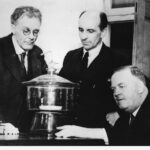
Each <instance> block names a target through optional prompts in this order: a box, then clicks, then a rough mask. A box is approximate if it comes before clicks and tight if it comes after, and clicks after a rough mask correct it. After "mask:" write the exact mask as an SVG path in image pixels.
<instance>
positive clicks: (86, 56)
mask: <svg viewBox="0 0 150 150" xmlns="http://www.w3.org/2000/svg"><path fill="white" fill-rule="evenodd" d="M88 57H89V52H86V53H85V54H84V57H83V59H82V62H81V65H82V70H83V71H85V70H86V69H87V67H88Z"/></svg>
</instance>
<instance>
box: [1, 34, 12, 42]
mask: <svg viewBox="0 0 150 150" xmlns="http://www.w3.org/2000/svg"><path fill="white" fill-rule="evenodd" d="M11 38H12V34H9V35H7V36H4V37H1V38H0V44H5V43H6V42H9V41H10V40H11Z"/></svg>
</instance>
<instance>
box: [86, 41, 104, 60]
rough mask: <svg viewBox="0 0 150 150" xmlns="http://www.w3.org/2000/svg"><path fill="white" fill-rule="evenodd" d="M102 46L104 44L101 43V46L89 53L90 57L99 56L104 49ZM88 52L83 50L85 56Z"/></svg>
mask: <svg viewBox="0 0 150 150" xmlns="http://www.w3.org/2000/svg"><path fill="white" fill-rule="evenodd" d="M102 44H103V42H100V44H98V45H97V46H96V47H95V48H93V49H91V50H90V51H88V52H89V57H91V56H92V57H94V56H97V55H98V54H99V52H100V50H101V48H102ZM86 52H87V50H85V49H83V54H85V53H86Z"/></svg>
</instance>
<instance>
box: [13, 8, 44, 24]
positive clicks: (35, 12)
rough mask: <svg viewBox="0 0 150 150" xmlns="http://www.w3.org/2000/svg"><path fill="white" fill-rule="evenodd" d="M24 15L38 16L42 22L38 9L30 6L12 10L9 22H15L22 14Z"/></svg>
mask: <svg viewBox="0 0 150 150" xmlns="http://www.w3.org/2000/svg"><path fill="white" fill-rule="evenodd" d="M23 15H26V16H28V17H30V18H32V17H35V18H38V19H39V21H40V22H42V14H41V12H40V10H39V9H37V8H34V7H32V6H21V7H18V8H16V9H15V10H14V12H13V13H12V15H11V23H12V24H15V23H16V22H17V20H18V19H19V18H20V17H21V16H23Z"/></svg>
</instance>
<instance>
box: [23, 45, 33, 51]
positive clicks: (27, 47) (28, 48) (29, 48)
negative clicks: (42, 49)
mask: <svg viewBox="0 0 150 150" xmlns="http://www.w3.org/2000/svg"><path fill="white" fill-rule="evenodd" d="M32 48H33V45H32V46H24V47H23V49H25V50H31V49H32Z"/></svg>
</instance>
